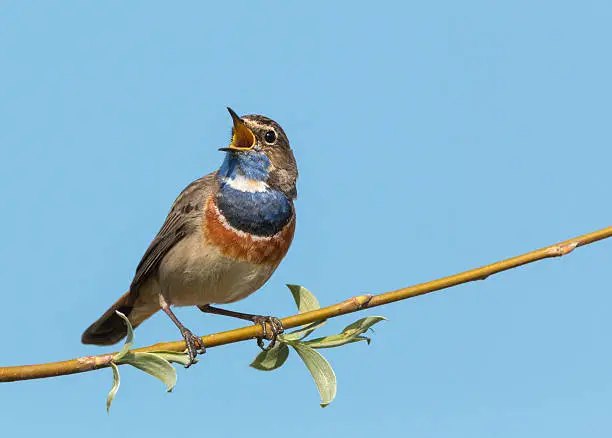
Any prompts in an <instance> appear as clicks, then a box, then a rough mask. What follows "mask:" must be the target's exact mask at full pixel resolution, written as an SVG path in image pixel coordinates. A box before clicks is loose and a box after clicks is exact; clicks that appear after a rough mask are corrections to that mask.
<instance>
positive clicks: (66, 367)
mask: <svg viewBox="0 0 612 438" xmlns="http://www.w3.org/2000/svg"><path fill="white" fill-rule="evenodd" d="M608 237H612V227H608V228H604V229H602V230H599V231H594V232H592V233H589V234H585V235H583V236H579V237H575V238H573V239H570V240H566V241H565V242H561V243H557V244H555V245H551V246H548V247H546V248H542V249H538V250H536V251H532V252H528V253H526V254H523V255H520V256H517V257H512V258H510V259H506V260H502V261H501V262H497V263H493V264H490V265H487V266H483V267H480V268H476V269H472V270H470V271H465V272H462V273H460V274H455V275H451V276H449V277H444V278H440V279H439V280H434V281H429V282H427V283H421V284H417V285H415V286H410V287H406V288H403V289H398V290H396V291H393V292H387V293H383V294H380V295H374V296H372V295H360V296H356V297H353V298H350V299H348V300H346V301H343V302H341V303H338V304H334V305H332V306H328V307H324V308H322V309H319V310H315V311H312V312H307V313H302V314H299V315H293V316H289V317H287V318H283V319H282V320H281V321H282V323H283V326H284V327H285V328H292V327H297V326H300V325H304V324H309V323H312V322H315V321H320V320H322V319H328V318H333V317H335V316H339V315H345V314H347V313H352V312H356V311H358V310H362V309H366V308H370V307H376V306H381V305H383V304H388V303H393V302H395V301H400V300H405V299H407V298H412V297H416V296H418V295H423V294H426V293H429V292H434V291H437V290H441V289H446V288H449V287H452V286H457V285H458V284H462V283H467V282H469V281H474V280H484V279H485V278H487V277H489V276H490V275H493V274H496V273H498V272H502V271H507V270H508V269H513V268H516V267H518V266H521V265H525V264H527V263H532V262H536V261H538V260H542V259H546V258H550V257H560V256H563V255H566V254H568V253H570V252H572V251H573V250H574V249H575V248H577V247H579V246H583V245H588V244H590V243H593V242H596V241H598V240H603V239H607V238H608ZM261 335H262V329H261V327H260V326H258V325H250V326H247V327H242V328H239V329H235V330H229V331H226V332H220V333H215V334H212V335H208V336H203V337H202V341H203V342H204V345H206V347H207V348H210V347H216V346H219V345H225V344H231V343H233V342H240V341H245V340H247V339H253V338H256V337H258V336H261ZM156 350H157V351H159V350H165V351H184V350H185V342H184V341H177V342H163V343H159V344H155V345H150V346H148V347H144V348H138V349H136V350H134V351H156ZM114 354H115V353H110V354H103V355H100V356H85V357H81V358H78V359H71V360H65V361H62V362H51V363H44V364H38V365H23V366H13V367H0V382H13V381H16V380H28V379H40V378H44V377H54V376H62V375H66V374H75V373H82V372H85V371H92V370H96V369H100V368H106V367H108V366H109V363H110V361H111V360H112V357H113V355H114Z"/></svg>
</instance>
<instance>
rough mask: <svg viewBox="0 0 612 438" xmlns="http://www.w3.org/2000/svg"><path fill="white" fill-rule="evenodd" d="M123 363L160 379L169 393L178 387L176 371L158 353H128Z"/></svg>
mask: <svg viewBox="0 0 612 438" xmlns="http://www.w3.org/2000/svg"><path fill="white" fill-rule="evenodd" d="M121 363H127V364H130V365H132V366H134V367H136V368H138V369H140V370H142V371H144V372H145V373H148V374H150V375H152V376H153V377H156V378H158V379H159V380H161V381H162V382H163V383H164V384H165V385H166V386H167V387H168V389H167V391H168V392H170V391H172V388H174V385H176V370H175V369H174V367H173V366H172V365H171V364H170V362H168V361H167V360H166V359H164V358H163V357H162V356H160V355H158V354H156V353H128V354H126V355H125V356H124V357H123V359H122V360H121Z"/></svg>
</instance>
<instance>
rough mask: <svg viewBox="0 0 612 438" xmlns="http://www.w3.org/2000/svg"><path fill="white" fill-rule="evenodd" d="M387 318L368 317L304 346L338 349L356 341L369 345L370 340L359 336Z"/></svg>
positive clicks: (308, 342) (307, 342)
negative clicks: (365, 342) (339, 331)
mask: <svg viewBox="0 0 612 438" xmlns="http://www.w3.org/2000/svg"><path fill="white" fill-rule="evenodd" d="M386 320H387V318H384V317H382V316H368V317H365V318H362V319H360V320H358V321H355V322H354V323H352V324H349V325H347V326H346V327H344V329H343V330H342V332H341V333H339V334H337V335H332V336H325V337H322V338H316V339H312V340H310V341H306V342H305V344H307V345H308V346H310V347H312V348H333V347H340V346H341V345H345V344H350V343H353V342H358V341H367V342H368V344H369V343H370V338H367V337H365V336H361V335H362V334H363V333H365V332H366V331H368V329H370V328H371V327H372V326H373V325H374V324H376V323H378V322H380V321H386Z"/></svg>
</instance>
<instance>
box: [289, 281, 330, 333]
mask: <svg viewBox="0 0 612 438" xmlns="http://www.w3.org/2000/svg"><path fill="white" fill-rule="evenodd" d="M287 287H288V288H289V290H290V291H291V294H292V295H293V299H294V300H295V305H296V306H297V308H298V313H305V312H310V311H311V310H318V309H320V308H321V306H320V305H319V301H318V300H317V298H316V297H315V296H314V295H313V293H312V292H310V291H309V290H308V289H306V288H305V287H303V286H298V285H297V284H288V285H287ZM325 321H326V320H323V321H315V322H313V323H311V324H308V325H307V326H305V327H301V328H299V329H297V330H294V331H292V332H289V333H285V334H283V335H281V336H280V339H281V340H282V341H299V340H300V339H304V338H305V337H306V336H308V335H309V334H311V333H312V332H313V331H315V330H316V329H318V328H319V327H321V326H323V324H325Z"/></svg>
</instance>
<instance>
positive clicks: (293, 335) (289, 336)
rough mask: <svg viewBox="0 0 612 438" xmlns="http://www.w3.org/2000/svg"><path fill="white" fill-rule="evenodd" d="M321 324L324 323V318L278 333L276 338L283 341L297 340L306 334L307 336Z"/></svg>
mask: <svg viewBox="0 0 612 438" xmlns="http://www.w3.org/2000/svg"><path fill="white" fill-rule="evenodd" d="M323 324H325V320H323V321H315V322H313V323H311V324H308V325H307V326H306V327H302V328H301V329H298V330H294V331H292V332H289V333H284V334H282V335H279V336H278V339H280V340H281V341H284V342H291V341H299V340H301V339H304V338H305V337H306V336H308V335H309V334H311V333H312V332H314V331H315V330H316V329H318V328H319V327H321V326H322V325H323Z"/></svg>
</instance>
